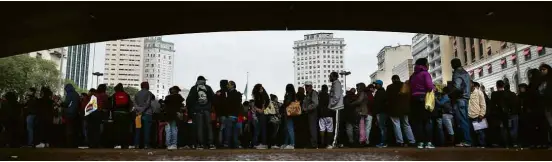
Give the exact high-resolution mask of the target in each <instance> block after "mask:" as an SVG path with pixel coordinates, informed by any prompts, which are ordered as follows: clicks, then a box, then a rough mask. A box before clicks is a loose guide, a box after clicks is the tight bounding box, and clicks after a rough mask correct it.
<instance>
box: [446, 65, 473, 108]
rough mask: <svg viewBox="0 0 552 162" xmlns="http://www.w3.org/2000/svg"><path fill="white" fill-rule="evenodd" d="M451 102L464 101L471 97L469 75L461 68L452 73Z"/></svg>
mask: <svg viewBox="0 0 552 162" xmlns="http://www.w3.org/2000/svg"><path fill="white" fill-rule="evenodd" d="M449 86H451V88H452V89H451V94H450V96H449V97H450V98H451V100H453V101H454V100H457V99H465V100H469V99H470V96H471V79H470V75H469V74H468V72H467V71H466V70H464V69H463V68H458V69H456V70H454V72H453V73H452V85H449Z"/></svg>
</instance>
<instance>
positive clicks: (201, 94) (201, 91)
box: [197, 85, 209, 105]
mask: <svg viewBox="0 0 552 162" xmlns="http://www.w3.org/2000/svg"><path fill="white" fill-rule="evenodd" d="M197 97H198V99H197V102H198V103H199V104H200V105H206V104H207V103H209V98H208V97H207V87H206V86H205V85H198V86H197Z"/></svg>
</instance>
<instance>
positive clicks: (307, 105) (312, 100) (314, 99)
mask: <svg viewBox="0 0 552 162" xmlns="http://www.w3.org/2000/svg"><path fill="white" fill-rule="evenodd" d="M303 104H304V105H303V106H302V108H303V112H306V113H309V114H310V113H317V112H316V108H317V107H318V104H319V101H318V92H316V91H314V90H313V91H312V92H310V93H309V92H307V95H306V96H305V99H304V100H303ZM309 109H310V110H309Z"/></svg>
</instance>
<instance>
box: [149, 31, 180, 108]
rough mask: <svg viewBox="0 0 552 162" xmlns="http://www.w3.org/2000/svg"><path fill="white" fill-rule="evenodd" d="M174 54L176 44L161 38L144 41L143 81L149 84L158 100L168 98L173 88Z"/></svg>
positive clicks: (150, 38)
mask: <svg viewBox="0 0 552 162" xmlns="http://www.w3.org/2000/svg"><path fill="white" fill-rule="evenodd" d="M174 53H175V50H174V43H171V42H166V41H163V39H162V37H160V36H157V37H147V38H145V39H144V66H143V72H144V75H143V80H144V81H147V82H149V84H150V91H151V92H152V93H153V94H155V96H156V98H157V99H163V98H164V97H165V96H167V95H168V94H169V88H171V87H172V86H173V68H174V62H173V60H174Z"/></svg>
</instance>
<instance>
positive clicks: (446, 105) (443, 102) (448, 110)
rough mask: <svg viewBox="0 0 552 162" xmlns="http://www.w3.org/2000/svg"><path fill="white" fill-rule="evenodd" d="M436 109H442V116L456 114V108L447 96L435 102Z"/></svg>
mask: <svg viewBox="0 0 552 162" xmlns="http://www.w3.org/2000/svg"><path fill="white" fill-rule="evenodd" d="M435 109H436V110H437V109H440V110H441V113H442V114H453V113H454V108H453V107H452V104H451V102H450V98H449V97H448V95H447V94H442V95H441V97H440V98H438V99H436V100H435Z"/></svg>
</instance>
